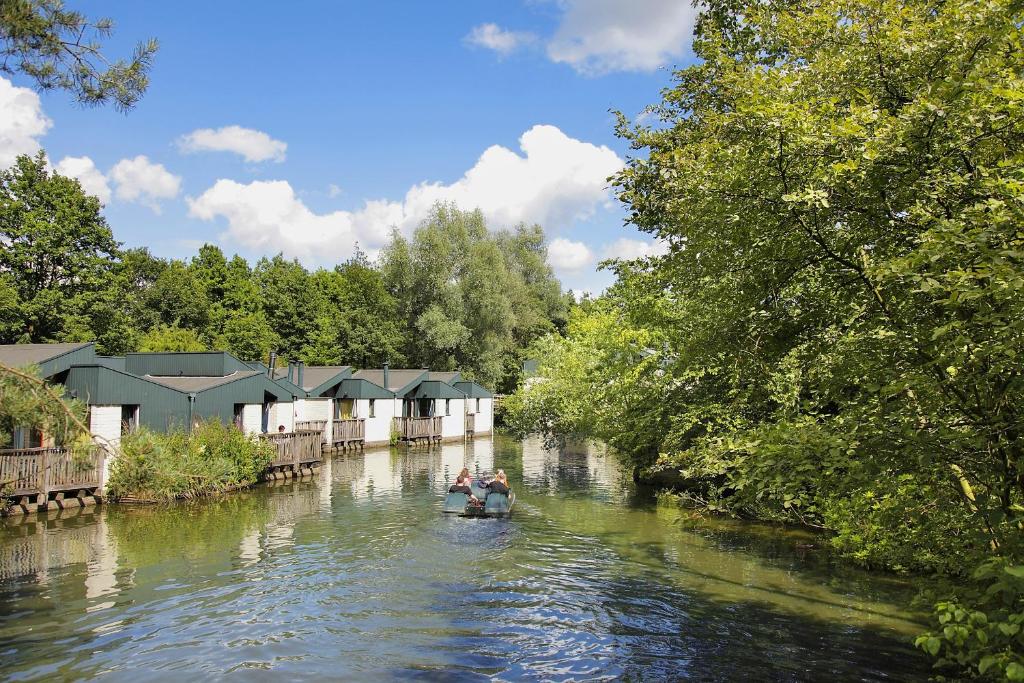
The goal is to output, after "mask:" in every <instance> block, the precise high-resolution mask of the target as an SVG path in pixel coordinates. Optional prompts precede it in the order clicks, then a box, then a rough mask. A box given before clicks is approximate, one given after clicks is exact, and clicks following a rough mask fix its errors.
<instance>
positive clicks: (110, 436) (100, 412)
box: [89, 406, 121, 487]
mask: <svg viewBox="0 0 1024 683" xmlns="http://www.w3.org/2000/svg"><path fill="white" fill-rule="evenodd" d="M89 431H90V432H92V435H93V437H95V438H96V442H97V443H99V444H100V445H101V446H103V447H104V448H106V449H107V456H106V457H105V458H104V459H103V474H102V479H101V480H100V484H101V487H105V486H106V484H107V481H108V480H109V479H110V466H111V465H112V464H113V462H114V458H116V457H117V449H118V447H119V446H120V445H121V406H90V407H89Z"/></svg>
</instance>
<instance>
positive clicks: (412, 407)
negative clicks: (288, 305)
mask: <svg viewBox="0 0 1024 683" xmlns="http://www.w3.org/2000/svg"><path fill="white" fill-rule="evenodd" d="M0 363H2V364H4V365H7V366H10V367H15V368H24V367H28V366H36V367H38V368H39V369H40V372H41V374H42V376H43V377H44V378H45V379H46V380H47V381H48V382H50V383H52V384H56V385H62V386H63V388H64V390H65V392H66V394H67V395H69V396H72V397H74V398H77V399H79V400H81V401H83V402H85V403H86V404H87V405H88V407H89V411H88V425H89V428H90V430H91V431H92V433H93V436H94V437H95V438H96V440H97V442H98V443H100V444H101V445H103V446H104V447H106V448H107V450H109V451H111V452H114V453H116V450H117V447H118V444H119V442H120V439H121V436H122V434H123V433H125V432H126V431H129V430H133V429H136V428H137V427H138V426H140V425H141V426H145V427H148V428H150V429H153V430H155V431H168V430H170V429H175V428H180V429H190V428H191V426H192V425H195V424H196V423H198V422H199V421H201V420H211V419H216V420H220V421H222V422H227V421H231V422H233V423H234V424H236V425H237V426H238V427H239V428H240V429H242V430H244V431H245V432H247V433H249V434H267V435H268V436H267V438H271V439H274V438H277V437H276V436H275V435H277V434H279V433H281V432H283V433H285V434H292V433H295V432H309V431H313V430H315V431H317V432H318V433H319V434H320V435H321V438H320V440H321V441H322V443H323V444H325V445H326V446H328V447H354V446H358V447H363V446H374V445H387V444H389V443H391V442H393V441H395V440H397V441H399V442H407V443H412V442H422V441H430V442H434V441H449V440H461V439H465V438H467V437H472V436H474V435H477V434H486V433H490V432H491V430H492V426H493V395H492V394H491V393H490V392H489V391H488V390H487V389H485V388H484V387H482V386H480V385H479V384H477V383H475V382H472V381H468V380H465V379H463V377H462V376H461V375H460V373H458V372H431V371H429V370H426V369H420V370H400V369H391V368H388V367H387V366H385V367H384V368H381V369H360V370H357V369H355V368H352V367H350V366H327V367H323V366H305V365H303V364H302V363H289V364H288V365H287V367H282V368H270V367H268V366H267V365H264V364H262V363H250V362H245V361H242V360H240V359H238V358H236V357H235V356H233V355H231V354H230V353H227V352H223V351H216V352H198V353H129V354H125V355H124V356H116V357H111V356H101V355H98V354H97V353H96V349H95V345H94V344H93V343H81V344H14V345H0ZM11 436H12V437H13V439H12V444H11V446H12V449H21V450H24V449H54V448H55V447H57V446H58V444H54V443H53V440H52V437H50V436H48V435H46V434H41V433H39V432H34V431H31V430H26V429H15V430H14V433H13V435H11ZM107 460H108V464H109V459H107ZM0 470H2V463H0ZM103 478H105V477H101V479H103ZM0 480H3V476H2V472H0Z"/></svg>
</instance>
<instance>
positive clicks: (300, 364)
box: [295, 360, 306, 389]
mask: <svg viewBox="0 0 1024 683" xmlns="http://www.w3.org/2000/svg"><path fill="white" fill-rule="evenodd" d="M304 367H306V364H305V363H303V362H302V361H301V360H300V361H299V362H298V363H296V364H295V384H296V385H297V386H298V387H299V388H300V389H301V388H302V369H303V368H304Z"/></svg>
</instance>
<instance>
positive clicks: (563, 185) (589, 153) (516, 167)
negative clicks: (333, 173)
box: [189, 125, 623, 262]
mask: <svg viewBox="0 0 1024 683" xmlns="http://www.w3.org/2000/svg"><path fill="white" fill-rule="evenodd" d="M519 144H520V149H521V153H517V152H515V151H513V150H511V149H508V148H507V147H502V146H500V145H494V146H492V147H490V148H488V149H487V150H485V151H484V152H483V154H481V155H480V158H479V159H478V160H477V162H476V163H475V164H474V165H473V167H472V168H470V169H469V170H468V171H466V173H465V174H464V175H463V176H462V177H461V178H459V179H458V180H457V181H455V182H453V183H450V184H445V183H439V182H435V183H420V184H418V185H415V186H413V187H412V188H410V189H409V190H408V192H406V194H405V197H404V198H403V199H402V200H401V201H388V200H377V201H369V202H366V203H365V204H364V206H363V207H362V208H360V209H359V210H356V211H335V212H332V213H326V214H317V213H315V212H313V211H312V210H310V209H309V208H308V207H307V206H306V205H305V204H304V203H303V202H302V200H301V199H299V197H298V196H297V194H296V193H295V191H294V189H293V188H292V187H291V185H290V184H289V183H288V182H286V181H283V180H277V181H253V182H250V183H238V182H235V181H233V180H225V179H222V180H218V181H217V183H216V184H214V186H213V187H211V188H209V189H208V190H206V192H204V193H203V194H202V195H200V196H199V197H196V198H190V199H189V212H190V214H191V215H192V216H194V217H197V218H200V219H202V220H211V221H212V220H216V219H224V220H226V221H227V227H228V229H227V232H226V235H225V236H226V237H227V238H228V239H231V240H233V241H236V242H238V243H240V244H242V245H244V246H247V247H250V248H252V249H262V250H274V251H276V250H280V251H283V252H284V253H285V254H287V255H288V256H295V257H298V258H300V259H304V260H307V261H312V262H317V261H319V262H329V261H335V260H337V259H338V258H341V257H343V256H345V255H347V254H349V253H350V252H351V250H352V247H353V246H354V245H355V243H356V242H358V243H359V245H360V246H361V247H362V248H363V249H364V250H366V251H368V252H369V253H371V254H372V253H373V252H374V251H375V250H376V249H379V248H380V247H381V246H383V245H384V244H385V243H386V242H387V240H388V238H389V236H390V231H391V229H392V227H396V228H398V229H399V230H400V231H402V232H403V233H409V232H411V230H412V228H414V227H415V226H416V225H417V224H418V223H419V221H421V220H422V219H423V218H425V217H426V216H427V215H428V213H429V212H430V209H431V208H432V207H433V205H434V204H435V203H437V202H454V203H455V204H456V205H458V206H459V207H461V208H463V209H474V208H479V209H480V210H482V211H483V212H484V215H485V216H486V217H487V219H488V221H489V223H490V225H491V226H493V227H504V226H510V225H515V224H517V223H520V222H531V223H532V222H536V223H540V224H541V225H544V226H545V227H547V228H549V229H557V228H559V227H562V226H566V225H568V224H571V223H572V222H574V221H576V220H580V219H584V218H586V217H588V216H590V215H592V214H593V213H594V211H595V210H596V208H597V207H598V206H600V205H601V204H603V203H605V202H606V201H608V197H609V193H608V183H607V179H608V176H610V175H612V174H613V173H615V172H616V171H618V170H619V169H620V168H622V164H623V162H622V159H620V158H619V157H618V155H617V154H615V152H613V151H612V150H611V149H609V148H608V147H605V146H598V145H593V144H590V143H588V142H583V141H580V140H576V139H574V138H571V137H569V136H567V135H566V134H565V133H563V132H562V131H561V130H559V129H558V128H556V127H554V126H545V125H538V126H534V127H533V128H531V129H530V130H528V131H526V132H525V133H523V135H522V137H520V139H519Z"/></svg>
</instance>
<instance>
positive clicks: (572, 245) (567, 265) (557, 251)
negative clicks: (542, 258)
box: [548, 237, 594, 273]
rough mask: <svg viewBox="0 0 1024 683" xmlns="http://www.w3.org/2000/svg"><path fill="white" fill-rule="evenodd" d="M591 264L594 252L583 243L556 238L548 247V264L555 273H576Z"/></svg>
mask: <svg viewBox="0 0 1024 683" xmlns="http://www.w3.org/2000/svg"><path fill="white" fill-rule="evenodd" d="M593 262H594V252H592V251H591V250H590V248H589V247H588V246H587V245H585V244H584V243H583V242H574V241H572V240H567V239H565V238H564V237H557V238H555V239H553V240H551V244H549V245H548V263H550V264H551V267H552V268H554V269H555V270H557V271H561V272H570V273H572V272H578V271H581V270H583V269H584V268H586V267H587V266H589V265H590V264H591V263H593Z"/></svg>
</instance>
